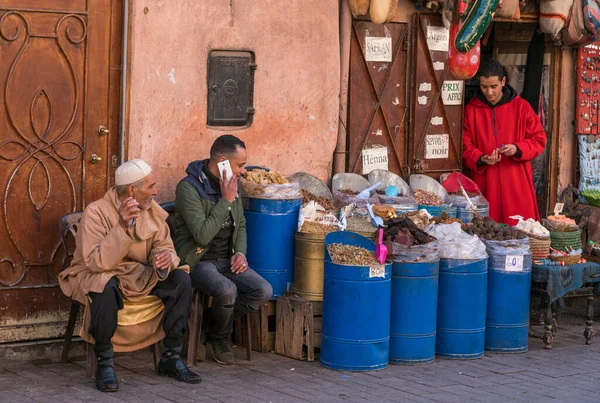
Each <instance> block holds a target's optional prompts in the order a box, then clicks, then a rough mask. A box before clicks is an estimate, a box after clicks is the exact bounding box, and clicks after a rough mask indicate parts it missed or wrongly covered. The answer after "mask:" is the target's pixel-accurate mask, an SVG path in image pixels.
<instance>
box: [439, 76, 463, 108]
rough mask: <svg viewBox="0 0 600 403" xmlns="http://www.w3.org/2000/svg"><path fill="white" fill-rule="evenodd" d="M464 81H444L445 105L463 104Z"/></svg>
mask: <svg viewBox="0 0 600 403" xmlns="http://www.w3.org/2000/svg"><path fill="white" fill-rule="evenodd" d="M463 84H464V83H463V81H459V80H457V81H444V84H442V102H443V103H444V105H461V104H462V98H463Z"/></svg>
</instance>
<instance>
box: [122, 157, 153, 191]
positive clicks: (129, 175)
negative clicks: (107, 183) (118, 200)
mask: <svg viewBox="0 0 600 403" xmlns="http://www.w3.org/2000/svg"><path fill="white" fill-rule="evenodd" d="M151 172H152V168H150V165H148V164H146V163H145V162H144V161H143V160H140V159H135V160H131V161H127V162H125V163H124V164H122V165H121V166H120V167H118V168H117V170H116V171H115V185H117V186H122V185H129V184H131V183H134V182H137V181H139V180H140V179H143V178H145V177H146V176H148V175H150V173H151Z"/></svg>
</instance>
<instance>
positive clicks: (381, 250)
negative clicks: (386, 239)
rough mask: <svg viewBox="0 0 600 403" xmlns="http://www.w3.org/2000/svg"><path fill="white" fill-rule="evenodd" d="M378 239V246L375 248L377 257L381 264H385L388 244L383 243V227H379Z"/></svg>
mask: <svg viewBox="0 0 600 403" xmlns="http://www.w3.org/2000/svg"><path fill="white" fill-rule="evenodd" d="M378 238H379V239H378V241H377V247H376V248H375V257H376V258H377V260H378V261H379V263H381V264H385V259H386V258H387V253H388V250H387V246H385V245H384V244H383V228H379V237H378Z"/></svg>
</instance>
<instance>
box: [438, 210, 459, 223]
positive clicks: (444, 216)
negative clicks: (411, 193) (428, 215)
mask: <svg viewBox="0 0 600 403" xmlns="http://www.w3.org/2000/svg"><path fill="white" fill-rule="evenodd" d="M431 221H432V222H433V223H434V224H452V223H455V222H457V223H459V224H462V223H463V222H462V220H461V219H459V218H454V217H450V216H449V215H448V213H446V212H445V211H444V212H442V214H441V215H440V216H439V217H433V218H432V219H431Z"/></svg>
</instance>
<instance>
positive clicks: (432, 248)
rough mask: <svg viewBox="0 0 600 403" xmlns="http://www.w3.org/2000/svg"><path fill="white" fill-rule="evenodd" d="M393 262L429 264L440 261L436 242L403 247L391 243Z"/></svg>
mask: <svg viewBox="0 0 600 403" xmlns="http://www.w3.org/2000/svg"><path fill="white" fill-rule="evenodd" d="M392 246H393V254H394V262H400V263H429V262H436V261H438V260H440V257H439V255H438V244H437V242H430V243H427V244H425V245H413V246H410V247H409V246H404V245H401V244H399V243H396V242H392Z"/></svg>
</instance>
